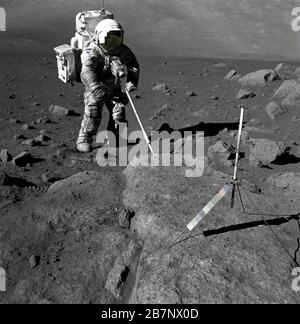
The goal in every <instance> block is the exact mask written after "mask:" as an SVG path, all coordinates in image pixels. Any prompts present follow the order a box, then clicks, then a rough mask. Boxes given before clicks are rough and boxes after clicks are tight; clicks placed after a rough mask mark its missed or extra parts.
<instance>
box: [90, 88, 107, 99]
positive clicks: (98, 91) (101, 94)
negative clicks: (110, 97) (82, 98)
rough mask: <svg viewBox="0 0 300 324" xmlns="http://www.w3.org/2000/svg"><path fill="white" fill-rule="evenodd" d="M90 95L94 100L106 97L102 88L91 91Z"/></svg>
mask: <svg viewBox="0 0 300 324" xmlns="http://www.w3.org/2000/svg"><path fill="white" fill-rule="evenodd" d="M92 94H93V95H94V96H95V97H96V98H103V97H105V95H106V91H105V90H104V89H103V87H97V88H95V89H94V90H93V91H92Z"/></svg>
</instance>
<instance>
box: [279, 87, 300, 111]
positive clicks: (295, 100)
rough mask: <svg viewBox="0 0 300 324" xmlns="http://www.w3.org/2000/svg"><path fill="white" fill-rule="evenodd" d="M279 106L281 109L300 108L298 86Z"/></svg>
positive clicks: (299, 90) (299, 89) (299, 88)
mask: <svg viewBox="0 0 300 324" xmlns="http://www.w3.org/2000/svg"><path fill="white" fill-rule="evenodd" d="M281 105H282V106H283V107H286V108H289V107H297V108H299V107H300V84H299V85H298V86H297V87H295V88H293V89H292V90H291V92H290V93H289V94H288V96H287V97H286V98H285V99H283V100H282V103H281Z"/></svg>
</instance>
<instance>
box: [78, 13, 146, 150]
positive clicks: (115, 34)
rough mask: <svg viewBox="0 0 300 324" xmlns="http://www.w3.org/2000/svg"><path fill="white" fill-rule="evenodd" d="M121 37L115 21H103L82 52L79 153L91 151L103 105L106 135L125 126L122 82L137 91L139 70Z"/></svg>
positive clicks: (119, 27)
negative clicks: (122, 125) (81, 112)
mask: <svg viewBox="0 0 300 324" xmlns="http://www.w3.org/2000/svg"><path fill="white" fill-rule="evenodd" d="M123 37H124V31H123V28H122V26H121V25H120V24H119V23H118V22H117V21H116V20H113V19H104V20H103V21H101V22H99V23H98V25H97V26H96V29H95V34H94V38H93V41H92V42H91V43H90V44H89V45H88V47H86V48H85V49H83V51H82V54H81V62H82V70H81V75H80V76H81V81H82V83H83V84H84V85H85V94H84V103H85V110H84V117H83V120H82V123H81V128H80V131H79V136H78V139H77V142H76V144H77V150H78V151H79V152H83V153H88V152H90V151H91V149H92V142H93V136H94V135H96V133H97V130H98V127H99V125H100V122H101V116H102V108H103V106H104V104H105V105H106V107H107V108H108V110H109V115H110V117H109V123H108V127H107V129H108V130H109V131H112V132H115V131H116V129H117V128H118V124H120V123H124V122H125V123H126V122H127V121H126V114H125V106H126V105H127V103H128V98H127V95H126V93H124V92H122V89H121V79H122V78H124V77H125V76H126V84H125V87H126V89H127V90H128V91H134V90H136V88H137V86H138V81H139V71H140V69H139V63H138V61H137V59H136V57H135V55H134V54H133V52H132V51H131V50H130V49H129V48H128V47H127V46H126V45H125V44H124V43H123ZM124 66H125V67H126V69H127V73H126V72H125V69H124Z"/></svg>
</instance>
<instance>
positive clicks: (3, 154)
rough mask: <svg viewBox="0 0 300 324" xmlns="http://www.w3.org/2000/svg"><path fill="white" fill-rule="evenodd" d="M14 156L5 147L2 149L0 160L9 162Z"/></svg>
mask: <svg viewBox="0 0 300 324" xmlns="http://www.w3.org/2000/svg"><path fill="white" fill-rule="evenodd" d="M11 159H12V156H11V155H10V154H9V153H8V150H6V149H3V150H1V151H0V161H1V162H3V163H8V162H9V161H11Z"/></svg>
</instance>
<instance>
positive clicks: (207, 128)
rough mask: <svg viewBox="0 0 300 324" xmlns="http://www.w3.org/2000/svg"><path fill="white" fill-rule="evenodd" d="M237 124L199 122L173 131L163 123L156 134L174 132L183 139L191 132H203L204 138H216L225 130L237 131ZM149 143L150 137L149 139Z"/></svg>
mask: <svg viewBox="0 0 300 324" xmlns="http://www.w3.org/2000/svg"><path fill="white" fill-rule="evenodd" d="M238 128H239V123H204V122H201V123H199V124H196V125H194V126H189V127H185V128H180V129H174V128H172V127H171V126H170V125H169V124H168V123H164V124H162V125H161V126H160V128H159V129H157V131H158V132H164V131H166V132H168V133H172V132H174V131H179V132H180V133H181V136H182V137H184V136H185V133H186V132H191V133H193V134H195V133H196V132H204V136H205V137H213V136H217V135H218V134H219V133H220V132H221V131H223V130H225V129H227V130H229V131H230V130H238ZM149 139H150V141H151V136H150V137H149Z"/></svg>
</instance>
